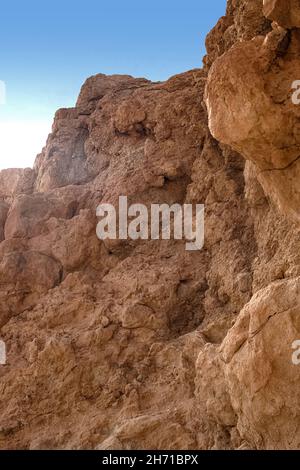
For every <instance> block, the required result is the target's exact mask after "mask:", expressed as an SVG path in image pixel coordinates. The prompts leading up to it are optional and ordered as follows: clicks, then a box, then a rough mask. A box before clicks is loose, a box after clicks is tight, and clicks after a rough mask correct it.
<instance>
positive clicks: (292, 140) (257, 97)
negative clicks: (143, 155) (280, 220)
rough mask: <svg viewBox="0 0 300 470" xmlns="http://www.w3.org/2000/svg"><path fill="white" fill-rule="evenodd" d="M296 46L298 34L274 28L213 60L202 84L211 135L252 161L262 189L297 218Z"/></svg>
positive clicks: (299, 215)
mask: <svg viewBox="0 0 300 470" xmlns="http://www.w3.org/2000/svg"><path fill="white" fill-rule="evenodd" d="M299 49H300V38H299V35H298V32H293V33H292V35H291V39H289V38H288V36H287V33H286V32H285V31H284V30H282V29H280V28H278V27H276V29H275V30H274V31H273V32H271V33H269V34H268V35H267V37H266V38H265V39H263V38H262V37H257V38H256V39H255V40H253V41H249V42H245V43H242V42H241V43H238V44H236V45H234V46H233V47H232V48H231V49H230V50H229V51H228V52H227V53H225V54H224V55H223V56H222V57H220V58H219V59H217V60H216V61H215V63H214V65H213V67H212V68H211V71H210V74H209V77H208V83H207V88H206V104H207V109H208V115H209V127H210V130H211V132H212V134H213V135H214V137H215V138H217V139H218V140H220V141H222V142H223V143H226V144H227V145H230V146H231V147H232V148H234V150H236V151H238V152H240V153H241V154H243V155H244V156H245V158H247V159H249V160H251V161H252V162H254V163H255V164H256V165H257V167H258V178H259V181H260V182H261V184H262V185H263V187H264V189H265V191H266V193H267V194H268V195H269V196H270V197H271V198H272V199H273V200H274V201H275V203H276V204H277V206H279V208H280V209H281V211H282V212H283V213H284V212H285V213H289V214H290V216H291V217H293V218H294V219H295V220H297V221H299V220H300V213H299V207H300V205H299V203H300V199H299V197H300V194H299V185H298V184H297V181H298V180H299V152H300V140H299V139H300V138H299V135H300V134H299V132H298V130H297V129H298V120H299V116H300V107H299V106H297V105H295V104H294V103H293V101H292V92H293V90H292V84H293V82H294V80H295V77H296V76H297V73H300V68H299V67H300V65H299V61H298V59H297V57H298V56H297V51H298V50H299ZM297 71H298V72H297ZM228 110H230V112H228ZM287 180H289V182H290V183H289V184H286V181H287Z"/></svg>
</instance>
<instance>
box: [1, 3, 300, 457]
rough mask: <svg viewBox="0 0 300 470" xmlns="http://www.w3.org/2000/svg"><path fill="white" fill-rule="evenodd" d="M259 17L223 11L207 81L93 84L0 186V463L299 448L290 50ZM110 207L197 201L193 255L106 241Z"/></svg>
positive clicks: (257, 10) (299, 236)
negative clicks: (57, 455)
mask: <svg viewBox="0 0 300 470" xmlns="http://www.w3.org/2000/svg"><path fill="white" fill-rule="evenodd" d="M262 9H263V2H262V1H261V0H253V1H251V2H248V1H246V0H230V1H228V5H227V13H226V16H225V17H223V18H222V19H221V20H220V21H219V23H218V25H217V26H216V28H214V30H213V31H212V33H211V34H210V35H209V36H208V40H207V48H208V55H207V57H206V59H205V69H204V70H192V71H190V72H186V73H184V74H181V75H177V76H175V77H172V78H171V79H169V80H168V81H166V82H164V83H151V82H149V81H148V80H145V79H134V78H132V77H128V76H112V77H107V76H104V75H102V74H99V75H96V76H94V77H91V78H90V79H88V80H87V82H86V83H85V84H84V85H83V88H82V90H81V93H80V96H79V99H78V102H77V105H76V107H75V108H73V109H70V110H67V109H63V110H59V111H58V112H57V114H56V116H55V120H54V124H53V132H52V134H51V135H50V136H49V138H48V141H47V145H46V147H45V148H44V150H43V151H42V153H41V154H40V155H39V156H38V157H37V160H36V163H35V170H34V171H33V170H29V172H28V171H27V170H9V171H7V172H4V173H1V174H0V199H1V201H0V322H1V323H0V326H1V330H0V337H1V339H3V340H5V342H6V345H7V352H8V355H7V359H8V360H7V364H6V366H5V367H1V366H0V422H1V427H0V448H1V449H99V450H103V449H104V450H110V449H123V450H131V449H195V448H198V449H203V450H207V449H260V448H270V449H273V448H274V449H275V448H286V449H290V448H292V447H300V443H299V442H298V441H299V440H298V433H297V426H298V424H299V415H300V413H299V411H300V410H299V409H298V408H299V406H298V402H299V396H298V386H297V384H298V382H299V377H298V376H299V372H298V369H297V366H295V365H294V364H292V363H291V358H292V353H293V350H292V348H291V344H290V343H291V342H292V341H293V340H294V339H297V336H298V334H300V333H299V321H298V316H299V315H298V313H299V312H298V310H299V308H298V307H299V305H298V299H299V276H300V228H299V224H298V225H297V220H298V215H299V204H298V202H299V201H298V199H299V198H298V188H299V184H298V182H299V175H298V163H297V160H296V159H297V153H298V150H299V149H298V143H299V142H298V132H297V120H298V118H299V116H298V109H296V108H293V107H292V106H291V101H290V98H291V93H290V89H289V86H290V84H291V82H290V79H291V74H292V73H296V71H297V70H298V65H299V64H298V62H299V60H298V57H299V38H298V31H296V30H292V31H291V32H290V33H287V32H286V30H285V29H283V28H282V27H279V26H278V25H277V26H276V25H275V24H274V25H273V28H274V29H273V30H272V28H271V22H270V20H268V19H266V18H265V17H264V15H263V11H262ZM209 69H210V73H209V77H208V79H207V71H208V70H209ZM206 83H207V92H206V101H207V105H208V111H209V124H210V126H211V130H212V131H213V134H214V137H216V138H217V139H218V140H216V139H215V138H214V137H213V136H212V135H211V134H210V131H209V129H208V126H207V115H206V111H205V109H204V108H203V106H202V103H203V92H204V87H205V85H206ZM238 152H240V153H241V154H242V155H241V154H240V153H238ZM243 157H245V158H246V160H247V161H246V164H245V160H244V158H243ZM294 160H295V161H294ZM281 166H282V167H281ZM283 167H284V168H283ZM24 172H25V173H24ZM25 174H27V176H28V178H29V180H30V184H29V183H28V181H29V180H27V179H26V178H27V177H26V178H25V176H24V175H25ZM24 178H25V180H24ZM24 181H25V182H24ZM7 182H9V184H8V183H7ZM25 183H26V184H25ZM120 195H127V196H128V199H129V203H134V202H139V203H144V204H146V205H147V206H148V207H149V206H150V204H151V203H153V202H160V203H168V204H172V203H174V202H177V203H181V204H183V203H204V204H205V223H206V239H205V246H204V249H203V250H201V251H198V252H193V253H191V252H187V251H186V250H185V244H184V242H183V241H174V240H170V241H168V240H164V241H161V240H160V241H155V240H153V241H142V240H138V241H132V240H126V241H122V240H121V241H119V240H117V241H107V240H106V241H105V242H100V240H98V238H97V237H96V224H97V218H96V216H95V214H96V207H97V205H98V204H99V203H100V202H108V203H112V204H115V205H117V203H118V198H119V196H120ZM270 200H273V201H275V202H276V205H278V206H280V208H281V212H282V214H281V213H279V212H277V211H275V208H274V207H275V206H273V204H271V203H270ZM293 220H296V223H294V222H293ZM1 230H2V232H1ZM3 234H5V239H3ZM282 332H284V333H285V334H284V335H283V334H282Z"/></svg>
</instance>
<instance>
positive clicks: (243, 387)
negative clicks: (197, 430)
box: [222, 278, 300, 449]
mask: <svg viewBox="0 0 300 470" xmlns="http://www.w3.org/2000/svg"><path fill="white" fill-rule="evenodd" d="M299 301H300V278H294V279H290V280H284V281H278V282H277V283H274V284H270V285H269V286H268V287H267V288H266V289H264V290H262V291H259V292H258V293H257V294H256V295H255V296H254V297H253V298H252V300H251V302H250V303H249V304H248V305H246V307H245V308H244V309H243V311H242V312H241V313H240V315H239V317H238V320H237V322H236V324H235V325H234V327H233V328H232V329H231V330H230V331H229V333H228V335H227V337H226V339H225V340H224V342H223V345H222V355H223V359H224V361H225V373H226V381H227V384H228V390H229V394H230V398H231V403H232V406H233V408H234V410H235V412H236V414H237V416H238V425H237V426H238V430H239V432H240V434H241V436H242V437H243V438H244V439H246V440H247V441H248V442H252V443H254V444H255V446H256V448H258V449H298V448H299V446H300V440H299V439H300V438H299V434H298V432H297V431H296V430H297V428H298V426H299V413H300V409H299V403H300V396H299V393H300V391H299V386H298V384H299V379H300V368H299V367H298V366H297V365H295V364H294V363H293V361H292V355H293V352H294V350H293V348H292V345H293V343H294V342H295V341H296V340H297V339H298V338H299V334H300V322H299V318H300V317H299V313H300V302H299ZM283 332H284V334H283ZM293 429H294V430H295V432H291V431H292V430H293Z"/></svg>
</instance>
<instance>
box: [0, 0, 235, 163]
mask: <svg viewBox="0 0 300 470" xmlns="http://www.w3.org/2000/svg"><path fill="white" fill-rule="evenodd" d="M225 7H226V0H210V2H204V1H203V0H182V1H179V0H173V1H171V0H160V1H159V0H151V1H148V2H146V1H141V0H139V1H137V0H127V1H126V0H111V1H107V0H81V1H78V0H72V1H71V0H61V1H58V0H51V1H48V0H44V1H42V2H41V1H36V0H26V1H24V0H18V1H16V0H10V1H9V2H8V1H3V2H1V28H0V44H1V49H0V50H1V53H0V58H1V62H0V80H1V81H4V82H5V83H6V95H7V96H6V105H4V106H3V105H2V106H0V166H1V167H2V168H3V167H6V166H7V164H6V163H7V157H6V156H5V153H7V152H8V150H9V149H8V148H7V147H5V145H8V142H7V143H6V144H5V145H4V143H3V145H1V141H3V142H4V138H5V136H4V134H6V138H7V139H8V134H7V130H6V131H5V132H3V128H1V122H2V124H3V123H5V125H6V126H9V125H10V126H14V123H15V125H16V126H21V127H22V126H23V127H24V134H25V130H26V131H27V132H28V129H27V128H28V126H31V128H32V132H33V134H32V136H31V137H30V139H29V141H28V142H27V143H26V145H25V143H24V145H23V148H22V147H20V146H19V147H18V148H16V149H15V150H13V152H15V154H16V156H17V158H18V163H17V164H14V154H13V153H11V154H10V157H9V163H10V165H9V166H20V164H22V165H31V164H32V161H33V160H34V157H35V153H37V152H38V151H39V149H40V147H38V148H36V147H37V145H39V146H40V145H41V142H43V141H44V139H45V133H46V132H47V129H48V128H49V130H50V126H51V121H52V118H53V114H54V112H55V110H56V109H58V108H59V107H68V106H73V105H74V103H75V101H76V98H77V96H78V93H79V90H80V86H81V85H82V83H83V82H84V80H85V79H86V78H87V77H88V76H90V75H93V74H96V73H99V72H101V73H106V74H113V73H125V74H130V75H134V76H139V77H140V76H143V77H147V78H150V79H152V80H164V79H166V78H168V77H169V76H171V75H173V74H176V73H179V72H183V71H185V70H188V69H190V68H194V67H199V66H201V61H202V56H203V55H204V53H205V47H204V41H205V36H206V34H207V32H208V31H209V30H210V29H211V28H212V27H213V26H214V24H215V23H216V21H217V19H218V18H219V17H220V16H221V15H223V14H224V12H225ZM15 129H16V130H17V129H19V128H17V127H15ZM34 129H36V133H35V132H34ZM1 130H2V135H1ZM35 134H36V135H35ZM42 139H43V140H42ZM30 141H31V144H30ZM10 144H12V143H11V142H10ZM30 146H31V148H30ZM9 151H10V152H12V150H9ZM30 152H33V153H34V154H33V155H32V156H31V157H30ZM25 155H26V156H25ZM30 158H31V161H29V160H30Z"/></svg>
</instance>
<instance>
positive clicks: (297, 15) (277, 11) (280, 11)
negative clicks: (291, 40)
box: [264, 0, 300, 29]
mask: <svg viewBox="0 0 300 470" xmlns="http://www.w3.org/2000/svg"><path fill="white" fill-rule="evenodd" d="M264 14H265V15H266V17H267V18H269V19H270V20H273V21H276V22H277V23H278V24H279V25H280V26H283V27H284V28H289V29H291V28H300V4H299V2H298V0H264Z"/></svg>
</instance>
